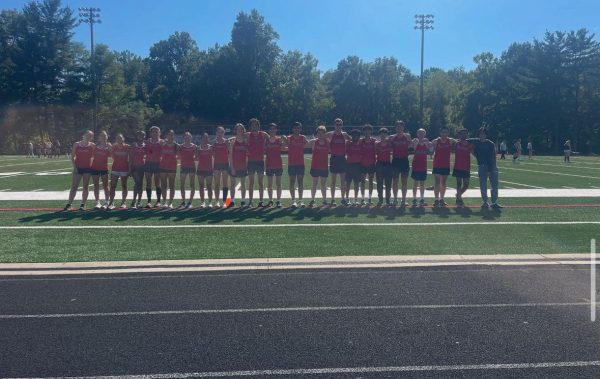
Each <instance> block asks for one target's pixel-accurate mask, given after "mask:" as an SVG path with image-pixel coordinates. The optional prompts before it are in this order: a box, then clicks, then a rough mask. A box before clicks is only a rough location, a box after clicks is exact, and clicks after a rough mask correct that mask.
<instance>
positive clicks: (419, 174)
mask: <svg viewBox="0 0 600 379" xmlns="http://www.w3.org/2000/svg"><path fill="white" fill-rule="evenodd" d="M410 177H411V178H413V180H420V181H425V180H426V179H427V171H414V170H413V172H412V173H411V174H410Z"/></svg>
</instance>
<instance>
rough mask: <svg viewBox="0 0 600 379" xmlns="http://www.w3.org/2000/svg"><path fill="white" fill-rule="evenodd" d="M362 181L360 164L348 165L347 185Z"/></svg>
mask: <svg viewBox="0 0 600 379" xmlns="http://www.w3.org/2000/svg"><path fill="white" fill-rule="evenodd" d="M361 179H362V166H361V165H360V163H346V183H350V182H352V181H354V182H355V183H358V182H360V180H361Z"/></svg>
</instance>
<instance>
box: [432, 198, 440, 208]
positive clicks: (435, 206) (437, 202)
mask: <svg viewBox="0 0 600 379" xmlns="http://www.w3.org/2000/svg"><path fill="white" fill-rule="evenodd" d="M433 207H434V208H439V207H440V201H439V200H437V199H436V200H435V201H434V202H433Z"/></svg>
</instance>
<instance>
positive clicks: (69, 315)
mask: <svg viewBox="0 0 600 379" xmlns="http://www.w3.org/2000/svg"><path fill="white" fill-rule="evenodd" d="M582 306H585V307H589V306H590V303H589V302H575V303H564V302H563V303H497V304H414V305H346V306H323V307H284V308H232V309H184V310H175V311H124V312H94V313H48V314H4V315H3V314H0V320H14V319H44V318H82V317H118V316H162V315H194V314H196V315H204V314H236V313H279V312H323V311H380V310H421V309H424V310H435V309H465V308H466V309H481V308H484V309H485V308H540V307H582ZM599 306H600V305H599Z"/></svg>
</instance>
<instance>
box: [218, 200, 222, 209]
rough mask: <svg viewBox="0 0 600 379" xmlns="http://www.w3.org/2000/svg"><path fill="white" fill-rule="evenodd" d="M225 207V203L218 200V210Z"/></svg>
mask: <svg viewBox="0 0 600 379" xmlns="http://www.w3.org/2000/svg"><path fill="white" fill-rule="evenodd" d="M222 206H223V203H222V202H221V200H217V208H221V207H222Z"/></svg>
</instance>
